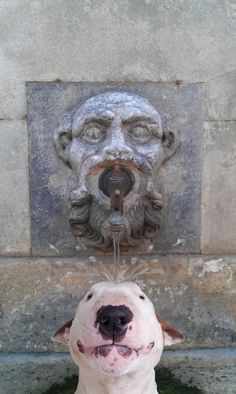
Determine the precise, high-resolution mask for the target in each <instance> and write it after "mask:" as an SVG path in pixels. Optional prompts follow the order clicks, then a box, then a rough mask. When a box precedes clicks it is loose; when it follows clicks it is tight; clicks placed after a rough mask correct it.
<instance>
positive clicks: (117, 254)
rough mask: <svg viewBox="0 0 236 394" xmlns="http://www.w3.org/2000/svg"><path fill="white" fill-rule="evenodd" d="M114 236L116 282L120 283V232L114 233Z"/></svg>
mask: <svg viewBox="0 0 236 394" xmlns="http://www.w3.org/2000/svg"><path fill="white" fill-rule="evenodd" d="M112 236H113V248H114V251H113V253H114V282H118V281H119V270H120V232H119V231H112Z"/></svg>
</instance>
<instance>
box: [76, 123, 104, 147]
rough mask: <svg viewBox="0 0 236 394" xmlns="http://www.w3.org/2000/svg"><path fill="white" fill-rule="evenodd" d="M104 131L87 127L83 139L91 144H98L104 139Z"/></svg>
mask: <svg viewBox="0 0 236 394" xmlns="http://www.w3.org/2000/svg"><path fill="white" fill-rule="evenodd" d="M103 136H104V131H103V130H102V129H101V128H100V127H99V126H89V127H87V128H86V129H85V130H84V131H83V133H82V135H81V138H82V139H83V140H85V141H86V142H88V143H90V144H96V143H98V142H100V141H101V140H102V139H103Z"/></svg>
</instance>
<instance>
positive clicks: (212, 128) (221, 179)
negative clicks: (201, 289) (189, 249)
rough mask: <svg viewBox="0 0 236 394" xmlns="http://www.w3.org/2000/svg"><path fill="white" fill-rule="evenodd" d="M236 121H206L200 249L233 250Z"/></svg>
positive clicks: (235, 233)
mask: <svg viewBox="0 0 236 394" xmlns="http://www.w3.org/2000/svg"><path fill="white" fill-rule="evenodd" d="M235 152H236V123H234V122H232V123H231V122H219V123H215V122H209V123H206V127H205V137H204V155H203V156H204V157H203V188H202V235H201V236H202V241H201V244H202V252H203V253H234V252H235V251H236V199H235V185H236V153H235Z"/></svg>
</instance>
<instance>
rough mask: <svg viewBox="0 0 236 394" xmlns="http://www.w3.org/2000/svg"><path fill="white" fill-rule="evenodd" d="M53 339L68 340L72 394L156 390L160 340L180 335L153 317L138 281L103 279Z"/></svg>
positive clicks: (178, 338)
mask: <svg viewBox="0 0 236 394" xmlns="http://www.w3.org/2000/svg"><path fill="white" fill-rule="evenodd" d="M52 339H53V340H54V341H57V342H61V343H64V344H66V345H68V346H69V349H70V353H71V356H72V358H73V360H74V361H75V363H76V364H77V365H78V366H79V384H78V388H77V390H76V393H75V394H121V393H122V394H157V388H156V383H155V373H154V367H155V366H156V365H157V363H158V362H159V360H160V358H161V354H162V350H163V346H164V345H167V346H168V345H172V344H175V343H179V342H182V341H183V340H184V337H183V335H182V334H180V333H179V332H178V331H177V330H175V329H174V328H172V327H171V326H169V324H168V323H166V322H165V321H164V320H162V319H160V318H159V317H156V314H155V311H154V307H153V304H152V302H151V301H150V300H149V299H148V297H147V296H146V295H145V294H144V293H143V292H142V291H141V289H140V288H139V286H138V285H136V284H135V283H131V282H126V283H119V284H115V283H112V282H102V283H98V284H96V285H94V286H93V287H92V288H91V289H90V291H89V292H88V293H87V294H86V296H85V297H84V298H83V299H82V300H81V301H80V303H79V306H78V309H77V311H76V314H75V317H74V320H72V321H70V322H68V323H66V324H65V325H64V326H63V327H62V328H61V329H60V330H58V331H57V332H56V333H55V334H54V335H53V337H52Z"/></svg>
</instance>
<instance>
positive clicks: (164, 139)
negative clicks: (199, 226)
mask: <svg viewBox="0 0 236 394" xmlns="http://www.w3.org/2000/svg"><path fill="white" fill-rule="evenodd" d="M54 146H55V149H56V151H57V154H58V155H59V157H60V158H61V159H62V160H63V162H64V163H65V164H66V165H67V166H69V167H70V168H71V170H72V171H73V172H74V173H75V175H76V178H77V185H76V187H75V188H74V189H73V190H71V193H70V212H69V223H70V227H71V230H72V232H73V234H74V236H75V237H76V238H77V239H78V241H79V242H82V243H83V244H84V245H87V246H90V247H98V248H101V249H102V250H109V249H110V248H111V247H112V243H113V241H112V226H111V222H110V217H111V198H112V196H111V195H110V194H109V185H108V184H107V182H108V183H109V179H108V178H109V174H110V173H112V171H114V170H115V169H117V168H118V169H119V172H120V174H121V175H122V177H123V179H124V186H122V188H123V189H122V196H121V199H122V208H121V209H120V212H119V214H120V216H122V229H121V231H120V245H121V248H126V247H131V246H132V247H135V246H138V245H140V244H141V243H143V244H144V245H147V246H148V245H149V244H150V242H151V240H152V239H153V238H154V237H155V236H156V233H157V231H158V229H159V227H160V211H161V208H162V206H163V198H162V195H161V194H160V190H159V185H158V177H157V174H158V170H159V169H160V167H161V166H162V164H163V163H164V162H165V161H166V160H167V159H169V158H170V157H171V156H172V155H173V153H174V152H175V150H176V147H177V143H176V137H175V135H174V133H173V132H170V131H168V130H166V129H165V127H164V126H163V121H162V119H161V116H160V114H159V112H158V111H157V109H156V108H154V106H153V105H152V104H151V103H150V102H149V101H148V100H147V99H146V98H144V97H141V96H138V95H135V94H130V93H120V92H107V93H104V94H99V95H96V96H94V97H91V98H89V99H88V100H87V101H86V102H84V103H83V104H82V105H80V106H79V107H77V109H76V110H75V112H74V113H71V114H65V115H64V117H63V118H62V119H61V121H60V123H59V125H58V127H57V129H56V130H55V132H54ZM107 180H108V181H107Z"/></svg>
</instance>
